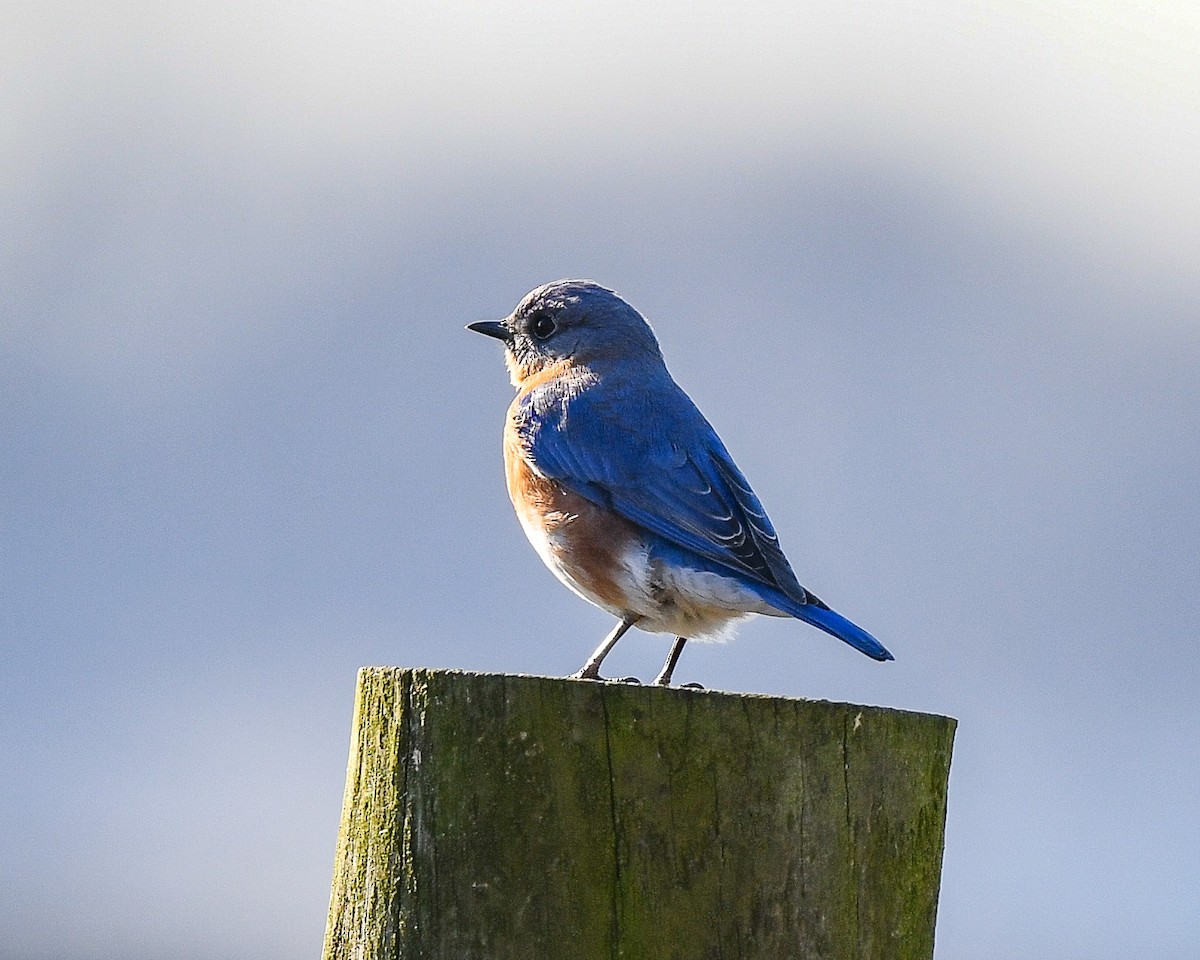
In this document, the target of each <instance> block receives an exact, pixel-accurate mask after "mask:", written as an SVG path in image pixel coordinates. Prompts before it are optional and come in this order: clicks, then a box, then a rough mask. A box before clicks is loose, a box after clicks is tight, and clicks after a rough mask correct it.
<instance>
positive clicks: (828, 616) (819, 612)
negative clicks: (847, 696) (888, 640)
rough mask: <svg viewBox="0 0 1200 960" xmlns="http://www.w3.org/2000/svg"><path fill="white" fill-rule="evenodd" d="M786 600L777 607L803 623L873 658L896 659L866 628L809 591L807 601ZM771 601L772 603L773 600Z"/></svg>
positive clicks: (789, 598)
mask: <svg viewBox="0 0 1200 960" xmlns="http://www.w3.org/2000/svg"><path fill="white" fill-rule="evenodd" d="M787 600H788V602H787V603H786V604H779V609H781V610H786V611H787V612H788V613H790V614H791V615H792V616H793V617H796V618H797V619H799V620H803V621H804V622H805V623H811V624H812V625H813V626H814V627H818V628H820V629H821V630H824V631H825V632H826V633H828V634H831V635H832V636H835V637H837V638H838V639H839V640H844V641H846V643H848V644H850V646H852V647H853V648H854V649H855V650H859V651H861V652H862V653H865V654H866V655H867V656H868V657H870V658H871V659H873V660H895V659H896V658H895V657H893V656H892V655H891V654H890V653H888V650H887V647H885V646H884V645H883V644H882V643H880V642H879V641H878V640H876V639H875V638H874V637H873V636H871V635H870V634H869V633H867V631H866V630H864V629H863V628H862V627H860V626H859V625H858V624H856V623H851V622H850V621H849V620H847V619H846V618H845V617H843V616H842V615H841V614H840V613H837V612H836V611H834V610H830V609H829V607H827V606H826V605H825V604H824V603H823V602H822V601H820V600H818V599H817V598H816V597H814V596H813V595H812V594H811V593H810V594H809V595H808V603H796V602H795V601H794V600H792V598H791V597H788V598H787ZM772 602H773V603H774V601H772Z"/></svg>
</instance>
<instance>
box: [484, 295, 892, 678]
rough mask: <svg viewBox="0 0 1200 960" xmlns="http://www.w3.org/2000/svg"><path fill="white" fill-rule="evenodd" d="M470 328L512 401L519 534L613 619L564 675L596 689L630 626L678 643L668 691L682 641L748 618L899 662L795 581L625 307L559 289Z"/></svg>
mask: <svg viewBox="0 0 1200 960" xmlns="http://www.w3.org/2000/svg"><path fill="white" fill-rule="evenodd" d="M467 329H468V330H471V331H474V332H475V333H480V334H483V335H485V336H488V337H493V338H495V339H497V340H499V341H501V342H502V343H503V344H504V347H505V351H504V353H505V363H506V366H507V368H508V372H509V375H510V379H511V381H512V384H513V386H514V387H516V390H517V396H516V398H515V399H514V400H513V401H512V404H511V406H510V407H509V408H508V413H507V417H506V420H505V424H504V434H503V446H504V464H505V476H506V480H507V486H508V493H509V497H510V498H511V500H512V503H513V507H514V509H515V510H516V514H517V518H518V519H519V521H520V524H521V527H522V528H523V530H524V532H525V535H526V536H527V537H528V539H529V541H530V543H531V544H532V545H533V547H534V549H535V550H536V551H537V553H538V555H539V556H540V557H541V559H542V561H543V562H544V563H545V564H546V566H547V567H549V568H550V570H551V571H552V572H553V573H554V575H555V576H556V577H557V578H558V579H559V580H560V581H562V583H563V584H565V585H566V586H567V587H569V588H570V589H571V590H572V591H574V592H575V593H576V594H578V595H579V596H580V597H582V598H583V599H584V600H587V601H588V602H590V603H592V604H594V605H595V606H597V607H600V608H601V609H603V610H606V611H607V612H608V613H610V614H612V615H613V616H615V617H616V618H617V621H618V622H617V624H616V626H615V627H614V628H613V629H612V631H611V632H610V633H609V634H608V635H607V636H606V637H605V638H604V639H603V640H602V641H601V643H600V645H599V646H598V647H596V649H595V651H594V652H593V653H592V655H591V656H590V657H588V659H587V661H586V662H585V663H584V665H583V666H582V667H581V668H580V669H579V671H578V672H576V673H575V674H573V675H572V676H573V677H575V678H577V679H581V680H603V679H606V678H604V677H602V676H601V675H600V668H601V664H602V662H603V661H604V658H605V657H606V656H607V655H608V654H609V652H610V651H611V650H612V649H613V647H614V646H615V645H616V644H617V641H619V640H620V639H621V637H623V636H624V635H625V633H626V632H627V631H628V630H629V629H630V628H631V627H634V626H636V627H638V628H639V629H640V630H644V631H646V632H648V633H658V634H669V635H671V636H672V637H673V638H674V640H673V642H672V645H671V647H670V651H669V653H668V656H667V659H666V661H665V663H664V664H663V667H662V670H661V671H659V673H658V675H657V676H656V677H655V679H654V681H653V682H654V684H656V685H659V686H669V685H670V683H671V679H672V676H673V675H674V672H675V668H676V666H677V664H678V662H679V657H680V654H681V653H682V652H683V648H684V644H686V643H687V642H688V641H689V640H722V639H725V638H726V637H727V636H728V635H729V634H730V632H731V630H732V627H733V625H734V624H736V623H737V622H739V621H741V620H743V619H745V618H746V617H747V616H750V615H752V614H762V615H766V616H774V617H794V618H796V619H798V620H803V621H805V622H806V623H809V624H811V625H813V626H814V627H817V628H819V629H821V630H823V631H825V632H826V633H828V634H831V635H832V636H834V637H837V638H838V639H839V640H843V641H845V642H846V643H848V644H849V645H850V646H852V647H854V648H855V649H856V650H859V651H861V652H862V653H864V654H866V655H867V656H868V657H872V658H873V659H875V660H880V661H883V660H893V659H894V657H893V656H892V654H891V653H889V652H888V650H887V649H886V648H885V647H884V646H883V644H881V643H880V642H879V641H878V640H876V639H875V638H874V637H873V636H871V634H869V633H868V632H867V631H866V630H864V629H862V628H861V627H859V626H858V625H857V624H855V623H853V622H851V621H850V620H848V619H846V618H845V617H843V616H842V615H841V614H839V613H836V612H835V611H834V610H833V609H831V608H830V607H829V606H828V604H826V603H824V602H823V601H822V600H820V599H819V598H818V597H817V596H816V595H815V594H813V593H812V592H811V591H809V590H806V589H805V588H804V587H802V586H801V585H800V583H799V581H798V580H797V579H796V575H795V573H794V572H793V571H792V567H791V565H790V564H789V563H788V561H787V558H786V557H785V556H784V553H783V550H782V549H781V547H780V545H779V538H778V536H777V535H776V533H775V528H774V526H772V524H771V521H770V520H769V519H768V517H767V513H766V511H765V510H764V509H763V506H762V504H761V502H760V501H759V499H758V497H757V496H756V495H755V493H754V491H753V490H752V489H751V487H750V484H749V483H748V482H747V480H746V478H745V476H744V475H743V474H742V471H741V470H739V469H738V467H737V465H736V464H735V463H734V462H733V458H732V457H731V456H730V455H729V452H728V450H726V448H725V444H724V443H722V442H721V439H720V437H718V436H717V432H716V431H715V430H714V429H713V427H712V425H711V424H710V423H709V422H708V420H707V419H705V417H704V415H703V414H702V413H701V412H700V410H699V409H698V408H697V407H696V405H695V404H694V403H693V402H692V400H691V398H690V397H689V396H688V395H687V394H686V393H685V392H684V390H683V389H682V388H681V387H680V386H679V385H678V384H677V383H676V382H675V380H674V379H673V378H672V377H671V374H670V372H669V371H668V370H667V366H666V363H665V361H664V359H663V354H662V350H661V348H660V346H659V343H658V339H657V337H656V336H655V334H654V331H653V330H652V329H651V327H650V324H649V323H648V322H647V321H646V319H645V318H644V317H643V316H642V315H641V314H640V313H639V312H638V311H637V310H636V309H634V308H633V307H632V306H630V305H629V304H628V303H627V302H626V301H625V300H624V299H622V298H621V297H620V296H618V295H617V294H616V293H614V292H613V291H612V290H610V289H608V288H606V287H603V286H601V285H600V284H598V283H596V282H595V281H592V280H557V281H554V282H552V283H546V284H543V285H541V286H539V287H537V288H535V289H534V290H532V291H530V292H529V293H528V294H526V295H525V297H523V298H522V299H521V301H520V302H519V303H518V304H517V306H516V308H515V309H514V310H513V311H512V313H510V314H509V315H508V316H507V317H505V318H504V319H502V320H482V321H479V322H476V323H471V324H468V325H467ZM629 679H634V678H629Z"/></svg>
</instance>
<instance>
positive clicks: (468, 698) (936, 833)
mask: <svg viewBox="0 0 1200 960" xmlns="http://www.w3.org/2000/svg"><path fill="white" fill-rule="evenodd" d="M354 726H355V732H354V738H353V741H352V744H351V756H350V768H349V771H348V776H347V786H346V798H345V808H344V812H343V820H342V827H341V835H340V839H339V844H338V854H337V862H336V865H335V874H334V883H333V896H332V902H331V908H330V919H329V926H328V930H327V935H326V943H325V957H326V958H327V960H335V958H336V960H340V958H350V957H355V958H370V960H375V958H392V957H396V958H421V960H438V958H446V960H475V958H478V960H509V958H514V960H515V958H526V957H528V958H538V960H543V958H552V957H571V958H577V960H591V958H596V960H600V958H604V960H612V958H615V957H629V958H640V957H647V958H650V957H653V958H667V960H669V958H678V960H685V958H686V960H692V958H697V960H698V958H709V957H712V958H723V957H729V958H733V957H738V958H758V957H761V958H771V960H779V958H786V957H803V958H826V957H828V958H847V960H849V958H854V960H860V958H872V957H878V958H886V960H908V958H928V957H930V956H931V955H932V952H933V927H934V917H935V911H936V905H937V892H938V884H939V875H940V866H941V854H942V835H943V827H944V823H945V813H946V779H947V774H948V772H949V764H950V750H951V743H952V740H953V735H954V726H955V725H954V721H953V720H950V719H947V718H945V717H937V716H929V715H924V714H916V713H908V712H903V711H897V710H885V709H881V708H877V707H860V706H854V705H849V704H837V703H825V702H814V701H806V700H790V699H779V698H768V697H757V696H736V695H730V694H722V693H713V692H706V691H693V690H678V689H671V690H663V689H659V688H651V687H636V686H627V685H622V684H598V683H587V682H580V681H573V680H555V679H546V678H537V677H516V676H499V675H480V674H468V673H457V672H450V671H432V670H400V669H366V670H363V671H362V672H361V673H360V675H359V689H358V696H357V702H356V710H355V724H354Z"/></svg>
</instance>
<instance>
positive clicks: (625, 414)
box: [516, 382, 893, 660]
mask: <svg viewBox="0 0 1200 960" xmlns="http://www.w3.org/2000/svg"><path fill="white" fill-rule="evenodd" d="M516 428H517V432H518V435H519V436H520V438H521V442H522V443H523V444H524V447H525V451H526V453H527V455H528V456H529V458H530V460H531V461H532V463H533V466H534V467H535V468H536V469H537V470H538V472H539V473H541V474H542V475H543V476H545V477H548V478H550V479H552V480H555V481H556V482H558V483H561V484H562V485H563V486H564V487H566V488H567V489H569V490H571V491H573V492H575V493H577V494H579V495H580V496H583V497H586V498H587V499H588V500H591V501H592V502H593V503H596V504H598V505H600V506H602V507H606V508H608V509H610V510H614V511H616V512H617V513H618V514H620V515H621V516H623V517H625V518H626V519H627V520H630V521H632V522H633V523H635V524H637V525H638V526H640V527H642V528H644V529H646V530H649V531H651V532H653V533H655V534H657V535H658V536H660V537H663V538H664V539H665V540H667V541H668V542H670V543H672V544H675V545H676V546H678V547H682V548H684V549H686V550H690V551H692V552H693V553H695V554H697V555H698V556H700V557H703V558H705V559H707V560H709V561H711V562H713V563H715V564H717V565H718V566H719V567H721V568H723V569H724V570H727V571H729V572H730V573H731V574H733V575H735V576H738V577H740V578H741V579H742V580H743V581H744V582H746V583H747V584H748V585H751V586H753V585H757V586H758V588H759V590H758V592H759V593H760V595H761V596H762V597H763V599H764V600H767V602H768V603H770V604H772V605H773V606H775V607H777V608H778V609H780V610H781V611H784V612H786V613H789V614H791V615H792V616H794V617H798V618H799V619H801V620H805V621H807V622H808V623H811V624H812V625H813V626H815V627H819V628H820V629H822V630H824V631H825V632H826V633H829V634H832V635H833V636H835V637H837V638H838V639H839V640H844V641H845V642H846V643H848V644H850V645H851V646H852V647H854V648H855V649H857V650H860V651H862V652H863V653H865V654H866V655H867V656H869V657H873V658H874V659H876V660H891V659H893V658H892V655H891V654H890V653H889V652H888V651H887V649H886V648H885V647H884V646H883V644H881V643H880V642H879V641H878V640H876V639H875V638H874V637H873V636H871V634H869V633H867V631H865V630H863V629H862V628H861V627H859V626H858V625H857V624H855V623H853V622H851V621H850V620H847V619H846V618H845V617H843V616H841V614H839V613H837V612H835V611H833V610H831V609H830V608H829V607H828V606H827V605H826V604H825V603H823V602H822V601H821V600H820V599H819V598H818V597H816V596H814V595H813V594H811V593H808V592H807V591H806V590H805V589H804V588H803V587H802V586H800V584H799V582H798V581H797V580H796V575H795V574H794V573H793V572H792V568H791V566H790V565H789V564H788V562H787V559H786V558H785V557H784V555H783V551H782V550H781V549H780V548H779V541H778V539H777V538H776V536H775V529H774V528H773V527H772V526H771V521H770V520H769V519H767V513H766V511H765V510H764V509H763V506H762V504H761V503H760V502H759V500H758V497H757V496H755V494H754V491H753V490H751V489H750V484H749V483H747V482H746V478H745V477H744V476H742V472H741V471H740V470H739V469H738V468H737V465H736V464H735V463H734V462H733V459H732V458H731V457H730V456H729V452H728V451H727V450H726V449H725V445H724V444H723V443H721V440H720V438H719V437H718V436H717V434H716V431H714V430H713V428H712V427H711V426H710V425H709V423H708V421H707V420H705V419H704V416H703V414H701V413H700V411H699V410H697V409H696V407H695V405H694V404H693V403H692V401H691V400H690V399H689V398H688V396H687V395H686V394H685V393H684V392H683V391H682V390H680V389H679V388H678V387H677V386H675V384H674V383H673V382H671V383H670V384H669V388H668V389H659V390H657V391H653V392H652V391H649V390H647V389H645V387H644V386H643V387H642V388H641V389H638V388H636V387H634V388H630V389H628V390H625V391H622V390H611V389H610V390H607V391H605V392H604V394H603V395H602V396H601V395H599V394H598V392H596V391H589V390H586V389H583V390H576V389H564V388H562V387H561V385H560V386H554V385H550V384H547V385H546V386H545V387H542V388H539V389H535V390H533V391H531V392H530V393H529V394H527V395H526V396H525V397H524V398H523V399H522V401H521V403H520V404H519V405H518V409H517V412H516Z"/></svg>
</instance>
